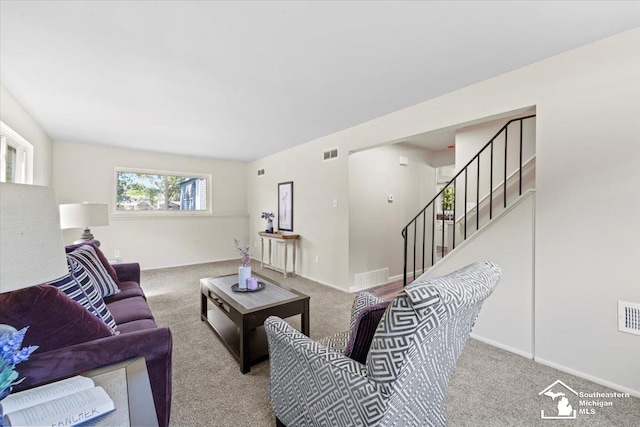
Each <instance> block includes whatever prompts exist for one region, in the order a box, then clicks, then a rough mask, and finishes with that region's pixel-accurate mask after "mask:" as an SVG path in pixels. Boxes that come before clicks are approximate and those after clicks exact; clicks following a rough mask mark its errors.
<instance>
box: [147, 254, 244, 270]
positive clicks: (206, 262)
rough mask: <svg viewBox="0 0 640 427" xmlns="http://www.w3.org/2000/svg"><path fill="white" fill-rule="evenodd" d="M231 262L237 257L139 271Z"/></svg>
mask: <svg viewBox="0 0 640 427" xmlns="http://www.w3.org/2000/svg"><path fill="white" fill-rule="evenodd" d="M233 260H238V257H234V258H226V259H216V260H211V261H200V262H190V263H188V264H174V265H166V266H162V267H149V268H140V271H151V270H162V269H163V268H177V267H191V266H194V265H200V264H211V263H213V262H224V261H233ZM134 262H135V261H134ZM239 265H240V263H239V262H238V266H239Z"/></svg>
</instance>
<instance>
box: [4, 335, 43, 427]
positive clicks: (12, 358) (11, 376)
mask: <svg viewBox="0 0 640 427" xmlns="http://www.w3.org/2000/svg"><path fill="white" fill-rule="evenodd" d="M27 329H29V327H28V326H27V327H25V328H22V329H20V330H19V331H16V332H6V333H4V334H2V336H1V337H0V401H1V400H2V399H4V398H5V397H7V395H9V393H11V387H12V386H13V385H15V384H20V382H22V380H24V378H22V379H20V380H18V371H16V365H17V364H18V363H20V362H24V361H25V360H27V359H28V358H29V356H30V355H31V353H33V352H34V351H36V349H37V348H38V346H37V345H30V346H29V347H24V348H22V340H24V334H26V333H27ZM14 330H15V329H14ZM2 425H3V423H2V406H1V405H0V427H1V426H2Z"/></svg>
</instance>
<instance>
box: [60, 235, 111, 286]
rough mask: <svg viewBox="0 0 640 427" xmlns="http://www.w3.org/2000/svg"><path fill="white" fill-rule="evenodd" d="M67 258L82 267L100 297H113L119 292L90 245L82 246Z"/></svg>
mask: <svg viewBox="0 0 640 427" xmlns="http://www.w3.org/2000/svg"><path fill="white" fill-rule="evenodd" d="M67 257H71V258H73V259H74V260H75V261H76V262H77V263H78V264H80V265H82V266H83V267H84V269H85V270H86V271H87V273H88V274H89V275H91V278H92V279H93V281H94V282H95V284H97V286H98V290H99V291H100V295H101V296H102V297H108V296H109V295H115V294H117V293H118V292H120V289H119V288H118V285H116V282H114V281H113V279H112V278H111V276H109V273H108V272H107V270H106V269H105V268H104V266H103V265H102V263H101V262H100V259H98V254H97V253H96V249H95V247H94V246H92V245H82V246H80V247H78V248H76V249H74V250H73V251H71V252H69V253H68V254H67Z"/></svg>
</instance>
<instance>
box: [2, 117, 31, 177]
mask: <svg viewBox="0 0 640 427" xmlns="http://www.w3.org/2000/svg"><path fill="white" fill-rule="evenodd" d="M32 165H33V145H31V144H29V143H28V142H27V141H26V140H25V139H24V138H23V137H21V136H20V135H18V133H17V132H16V131H14V130H13V129H11V128H10V127H9V126H7V125H6V124H5V123H4V122H0V182H15V183H17V184H33V166H32Z"/></svg>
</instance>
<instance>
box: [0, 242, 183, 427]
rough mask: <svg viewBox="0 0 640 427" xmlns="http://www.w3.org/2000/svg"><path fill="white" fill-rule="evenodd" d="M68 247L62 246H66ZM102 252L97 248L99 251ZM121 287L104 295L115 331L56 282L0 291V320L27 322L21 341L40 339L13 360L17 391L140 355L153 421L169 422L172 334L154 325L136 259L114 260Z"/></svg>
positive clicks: (20, 324) (114, 272) (17, 324)
mask: <svg viewBox="0 0 640 427" xmlns="http://www.w3.org/2000/svg"><path fill="white" fill-rule="evenodd" d="M72 248H73V247H69V248H67V250H68V251H69V250H71V249H72ZM101 256H102V254H101ZM109 274H110V275H112V276H117V281H116V284H117V285H118V287H119V288H120V290H121V291H120V293H118V294H116V295H113V296H110V297H106V298H104V302H105V303H106V305H107V307H108V308H109V310H110V311H111V314H112V315H113V318H114V320H115V321H116V324H117V328H116V330H117V331H118V332H119V334H118V335H113V334H112V332H111V330H110V329H109V328H108V327H107V326H106V325H105V324H104V323H103V322H102V321H101V320H99V319H97V318H96V317H95V316H93V315H92V314H90V313H89V312H88V311H87V310H85V309H84V308H83V307H81V306H80V305H79V304H77V303H76V302H75V301H73V300H72V299H71V298H69V297H67V296H66V295H65V294H63V293H62V292H61V291H59V290H58V289H57V288H55V287H53V286H49V285H39V286H34V287H31V288H26V289H21V290H18V291H14V292H10V293H8V294H0V323H7V324H10V325H12V326H14V327H16V328H18V329H20V328H23V327H25V326H29V331H28V332H27V334H26V335H25V339H24V343H23V344H24V345H39V346H40V348H39V349H38V350H37V351H36V352H35V353H33V355H32V356H31V357H30V358H29V360H27V361H25V362H23V363H21V364H20V365H19V366H18V371H19V373H20V376H21V377H23V376H24V377H25V380H24V381H23V382H22V383H20V384H19V385H16V386H14V391H20V390H23V389H25V388H30V387H33V386H36V385H39V384H43V383H47V382H51V381H54V380H58V379H61V378H64V377H68V376H71V375H75V374H78V373H81V372H83V371H87V370H90V369H94V368H98V367H101V366H105V365H109V364H112V363H116V362H120V361H124V360H127V359H131V358H134V357H138V356H143V357H144V358H145V360H146V363H147V370H148V372H149V380H150V382H151V389H152V391H153V399H154V402H155V407H156V413H157V416H158V423H159V425H160V426H168V425H169V415H170V410H171V375H172V373H171V354H172V338H171V331H170V330H169V328H166V327H162V328H159V327H158V326H157V325H156V323H155V321H154V319H153V315H152V314H151V310H150V309H149V306H148V305H147V301H146V298H145V295H144V293H143V291H142V288H141V287H140V284H139V283H140V266H139V264H119V265H114V266H113V267H112V268H111V270H110V271H109Z"/></svg>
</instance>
